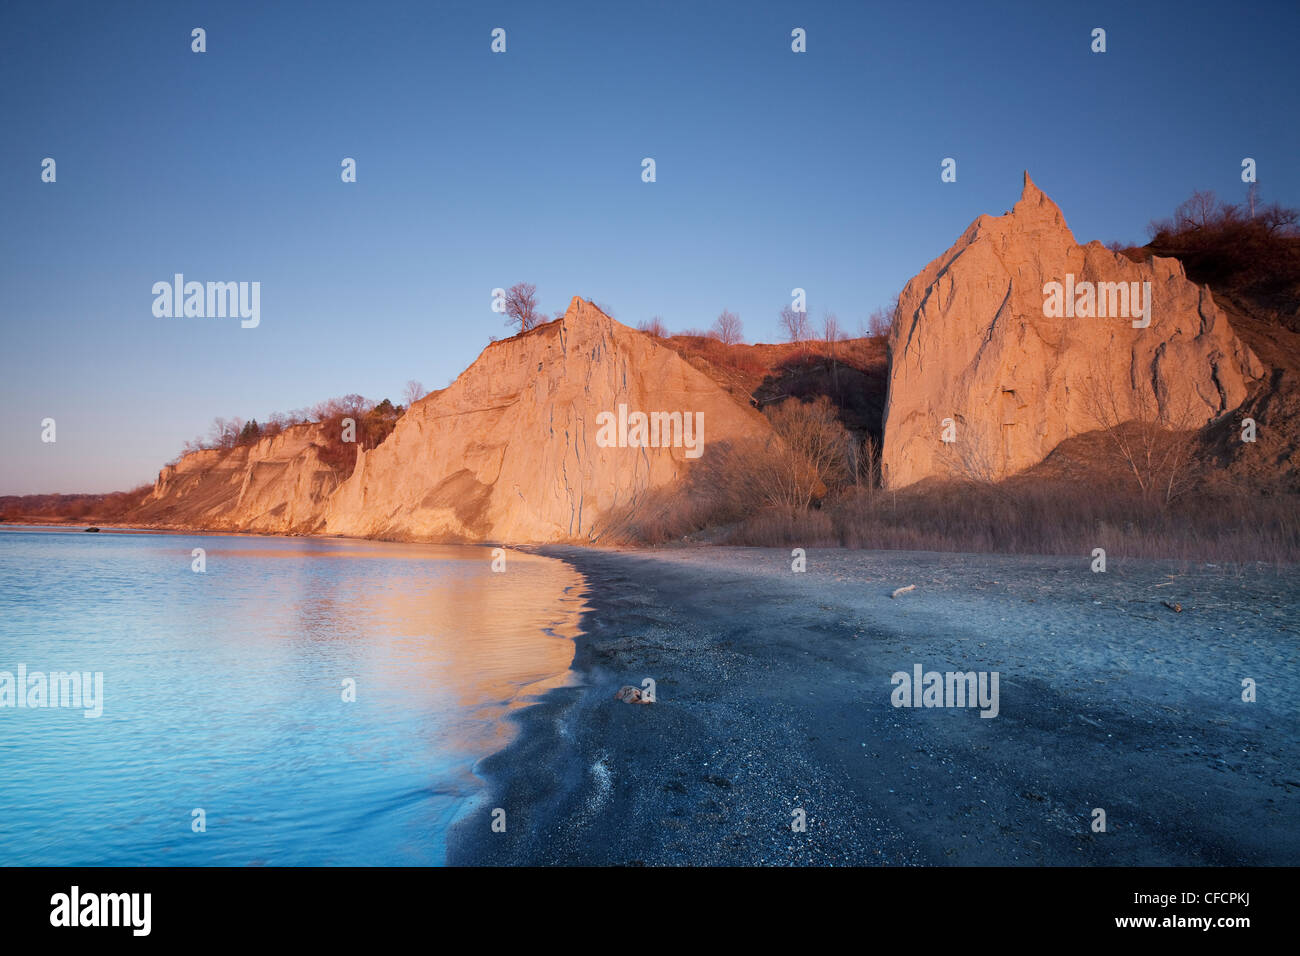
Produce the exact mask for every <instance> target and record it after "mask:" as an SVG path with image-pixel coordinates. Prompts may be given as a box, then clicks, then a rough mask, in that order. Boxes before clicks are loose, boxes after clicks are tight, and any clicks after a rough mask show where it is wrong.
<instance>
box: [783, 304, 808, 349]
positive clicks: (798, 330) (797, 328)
mask: <svg viewBox="0 0 1300 956" xmlns="http://www.w3.org/2000/svg"><path fill="white" fill-rule="evenodd" d="M781 330H782V331H783V332H784V333H785V337H786V339H788V340H789V341H791V342H795V343H797V344H803V343H806V342H807V341H808V338H809V327H808V313H807V312H796V311H795V310H794V307H793V306H789V305H786V306H782V307H781ZM807 351H808V349H807V346H805V347H804V353H805V354H807Z"/></svg>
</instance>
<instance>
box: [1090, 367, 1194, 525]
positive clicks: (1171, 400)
mask: <svg viewBox="0 0 1300 956" xmlns="http://www.w3.org/2000/svg"><path fill="white" fill-rule="evenodd" d="M1084 398H1085V401H1086V402H1087V406H1088V410H1089V412H1090V413H1091V415H1092V417H1093V419H1094V420H1095V421H1096V423H1097V425H1098V427H1099V428H1101V429H1103V430H1104V431H1105V432H1106V434H1107V435H1108V436H1109V437H1110V439H1111V443H1112V445H1113V446H1114V448H1115V451H1116V453H1117V455H1118V457H1119V459H1120V461H1122V462H1123V463H1124V465H1125V467H1126V468H1127V470H1128V471H1129V473H1130V474H1131V475H1132V476H1133V480H1134V482H1135V483H1136V484H1137V487H1138V491H1139V492H1140V493H1141V495H1142V498H1143V499H1144V500H1146V501H1156V502H1159V503H1161V504H1165V505H1167V504H1169V503H1170V502H1172V501H1173V500H1174V499H1175V498H1177V497H1178V496H1179V495H1181V494H1183V492H1185V491H1187V490H1188V488H1189V487H1190V483H1191V475H1190V468H1189V466H1190V464H1191V461H1192V452H1193V448H1194V440H1193V439H1194V436H1195V429H1196V427H1197V426H1198V424H1200V423H1198V422H1197V421H1196V414H1195V411H1194V409H1193V406H1192V401H1191V395H1190V393H1189V392H1187V391H1186V390H1178V391H1177V392H1176V393H1175V394H1170V395H1167V396H1165V400H1164V401H1163V402H1161V401H1160V400H1159V399H1158V398H1157V396H1156V394H1155V391H1154V390H1153V389H1152V388H1150V387H1148V386H1147V385H1146V384H1145V383H1143V384H1140V385H1139V386H1138V387H1136V388H1133V389H1121V388H1118V387H1117V386H1116V384H1115V380H1114V378H1113V376H1110V375H1108V374H1106V373H1105V372H1104V371H1103V370H1101V369H1099V368H1098V367H1097V366H1096V365H1094V366H1093V368H1092V370H1091V372H1090V374H1089V379H1088V383H1087V385H1086V386H1085V388H1084Z"/></svg>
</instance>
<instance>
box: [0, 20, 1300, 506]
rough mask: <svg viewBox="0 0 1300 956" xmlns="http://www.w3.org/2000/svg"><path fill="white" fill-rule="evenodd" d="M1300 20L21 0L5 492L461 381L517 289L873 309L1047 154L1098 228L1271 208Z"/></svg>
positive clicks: (116, 471)
mask: <svg viewBox="0 0 1300 956" xmlns="http://www.w3.org/2000/svg"><path fill="white" fill-rule="evenodd" d="M295 7H297V8H296V9H295ZM196 26H197V27H203V28H205V29H206V31H207V52H206V53H203V54H196V53H193V52H191V49H190V44H191V39H190V31H191V29H192V28H194V27H196ZM1098 26H1100V27H1104V28H1105V29H1106V31H1107V52H1106V53H1104V54H1094V53H1092V52H1091V51H1090V42H1091V37H1090V34H1091V31H1092V29H1093V28H1094V27H1098ZM494 27H503V28H505V30H506V31H507V52H506V53H505V54H493V53H492V52H491V51H490V43H491V36H490V33H491V30H492V29H493V28H494ZM795 27H803V28H804V29H805V30H806V31H807V37H808V39H807V45H808V50H807V52H806V53H804V54H795V53H792V52H791V49H790V43H791V40H790V31H791V30H792V29H793V28H795ZM1298 36H1300V5H1297V4H1296V3H1293V2H1285V3H1282V2H1279V3H1268V2H1265V3H1255V4H1251V5H1249V6H1248V7H1241V6H1239V5H1234V4H1227V3H1223V4H1213V5H1211V4H1197V3H1140V4H1135V3H1132V2H1127V0H1126V2H1116V3H1054V2H1053V3H971V4H961V5H958V4H952V5H949V4H942V3H939V4H927V3H894V4H876V3H861V2H858V3H806V2H800V3H765V2H758V3H743V4H742V3H727V4H723V3H707V2H695V3H661V2H644V3H636V4H633V3H622V2H609V0H605V2H590V3H574V2H559V0H548V2H536V0H533V2H526V3H433V2H420V3H384V2H358V3H333V2H313V3H310V4H301V5H292V4H289V3H266V2H249V3H241V2H230V0H222V2H213V3H183V2H156V3H146V2H132V3H126V4H115V3H102V2H87V3H66V2H58V0H41V2H19V0H5V2H4V3H3V4H2V5H0V118H2V119H3V122H2V124H0V131H2V132H0V173H2V175H0V328H2V335H0V401H2V402H3V409H4V413H3V415H0V494H25V493H37V492H56V491H58V492H77V491H85V492H92V491H109V490H115V489H124V488H128V487H131V486H134V485H137V484H139V483H141V482H145V481H151V480H152V479H153V478H154V476H155V475H156V474H157V470H158V468H159V467H160V466H161V464H162V463H163V462H165V461H166V460H168V459H170V458H172V457H174V456H175V455H176V453H177V452H178V451H179V450H180V446H181V444H182V443H183V442H184V441H185V440H186V439H189V438H193V437H195V436H196V435H199V434H201V433H205V432H206V431H207V428H208V425H209V423H210V422H211V420H212V418H213V417H214V416H216V415H222V416H226V417H234V416H239V417H241V418H245V419H249V418H259V419H264V418H265V417H266V416H267V415H268V414H269V413H271V412H273V411H288V410H290V409H293V408H300V407H303V406H306V405H309V404H311V403H314V402H316V401H318V400H320V399H324V398H327V397H330V396H334V395H341V394H345V393H349V392H359V393H361V394H363V395H367V396H369V397H371V398H375V399H378V398H383V397H385V396H389V397H392V398H393V399H394V400H395V401H396V400H398V399H399V398H400V393H401V389H402V386H403V384H404V383H405V382H406V381H407V379H410V378H415V379H419V380H421V381H422V382H423V383H424V384H425V385H426V386H427V387H429V388H440V387H443V386H445V385H446V384H447V383H448V382H449V381H450V380H451V379H453V378H454V377H455V376H456V375H458V374H459V373H460V372H461V371H462V370H463V369H464V368H465V366H467V365H468V364H469V363H470V362H471V361H472V360H473V359H474V357H475V356H476V355H477V354H478V352H479V351H480V350H481V349H482V347H483V346H484V345H485V344H486V343H487V341H488V337H489V336H490V335H498V336H502V335H506V334H508V332H507V331H506V330H505V329H504V326H503V322H502V317H501V316H500V315H497V314H496V313H493V312H492V311H491V309H490V306H491V297H490V293H491V290H492V289H493V288H494V287H497V286H509V285H511V284H512V283H514V282H517V281H521V280H522V281H529V282H533V283H535V284H536V285H537V287H538V293H539V297H540V301H541V305H542V306H543V308H544V309H545V310H546V311H547V312H548V313H550V312H554V311H556V310H557V309H562V308H563V307H564V306H565V305H566V304H567V303H568V300H569V298H570V297H571V296H573V295H581V296H583V297H585V298H590V299H592V300H594V301H596V302H601V303H606V304H608V305H609V306H611V308H612V310H613V312H614V315H615V317H616V318H618V319H619V320H620V321H622V322H624V323H626V324H628V325H633V326H634V325H636V324H637V323H638V322H641V321H643V320H645V319H648V318H649V317H651V316H653V315H661V316H662V317H663V319H664V321H665V322H666V324H667V325H668V327H669V328H670V329H672V330H681V329H685V328H689V327H707V326H708V325H709V324H711V323H712V321H713V319H714V318H715V317H716V316H717V314H718V312H719V311H720V310H722V309H723V308H729V309H731V310H732V311H735V312H738V313H739V314H740V316H741V319H742V320H743V322H744V326H745V333H746V336H747V339H748V340H749V341H774V340H776V339H777V338H778V334H779V333H778V330H777V313H778V310H779V309H780V308H781V306H782V305H784V304H787V303H788V302H789V300H790V290H791V289H792V288H793V287H795V286H799V287H803V288H805V289H806V290H807V294H808V308H809V312H810V313H811V315H812V317H813V318H814V320H817V321H820V318H821V315H822V312H823V311H824V310H832V311H834V312H836V313H837V314H838V315H839V317H840V319H841V322H842V323H843V324H845V325H846V326H847V327H848V328H850V329H852V330H856V329H857V328H858V324H859V322H860V321H862V320H863V319H864V318H865V316H866V315H867V314H868V313H869V312H870V311H871V310H872V309H874V308H876V307H878V306H881V305H883V304H885V303H886V302H887V301H888V300H889V299H890V298H891V296H892V295H894V294H896V293H897V291H898V290H899V289H900V288H901V286H902V285H903V284H904V283H905V282H906V281H907V280H908V279H909V278H910V277H911V276H912V275H913V274H915V273H916V272H918V271H920V270H921V269H922V268H923V267H924V266H925V265H926V263H927V262H929V261H930V260H931V259H932V258H934V257H935V256H936V255H938V254H939V253H941V252H943V250H944V249H946V248H947V247H948V246H949V245H951V244H952V242H953V241H954V240H955V239H956V238H957V237H958V236H959V235H960V234H961V232H962V231H963V230H964V229H965V228H966V226H967V225H969V223H970V222H971V220H973V219H974V218H975V217H977V216H978V215H980V214H981V213H992V214H1000V213H1002V212H1004V211H1005V210H1007V209H1009V208H1010V207H1011V205H1012V204H1013V203H1014V202H1015V200H1016V198H1017V197H1018V196H1019V192H1020V187H1021V171H1022V170H1024V169H1028V170H1029V171H1030V173H1031V175H1032V176H1033V177H1034V180H1035V182H1036V183H1037V184H1038V185H1039V186H1040V187H1041V188H1042V189H1043V190H1044V191H1045V192H1047V194H1048V195H1050V196H1051V197H1052V198H1053V199H1055V200H1056V201H1057V203H1058V204H1059V205H1060V206H1061V208H1062V210H1063V211H1064V213H1065V216H1066V219H1067V221H1068V222H1069V224H1070V226H1071V227H1072V228H1073V230H1074V233H1075V235H1076V237H1077V238H1078V239H1079V240H1080V241H1087V240H1090V239H1102V240H1104V241H1108V240H1112V239H1121V240H1124V241H1126V242H1143V241H1145V240H1146V228H1145V227H1146V224H1147V222H1148V221H1149V220H1151V219H1153V218H1157V217H1163V216H1167V215H1169V214H1170V212H1172V210H1173V207H1174V206H1175V205H1176V204H1177V203H1178V202H1180V201H1181V200H1183V199H1184V198H1186V197H1187V195H1188V194H1190V192H1191V191H1192V190H1193V189H1213V190H1215V191H1216V192H1217V193H1219V195H1220V196H1222V197H1225V198H1230V199H1234V200H1237V199H1240V198H1242V196H1243V195H1244V189H1245V187H1244V185H1243V184H1242V183H1241V180H1240V164H1241V160H1242V158H1243V157H1246V156H1250V157H1253V158H1254V159H1255V160H1256V161H1257V163H1258V169H1259V180H1260V187H1261V191H1262V195H1263V198H1264V199H1265V200H1270V201H1271V200H1276V201H1279V202H1282V203H1284V204H1286V205H1300V184H1298V183H1297V180H1296V172H1297V167H1298V165H1300V164H1298V157H1300V123H1297V121H1296V120H1297V109H1296V107H1295V97H1296V91H1297V88H1298V87H1300V83H1298V82H1297V80H1298V79H1300V66H1297V63H1298V62H1300V58H1298V57H1297V55H1296V51H1295V43H1296V38H1297V37H1298ZM47 156H48V157H53V158H54V159H55V160H56V162H57V176H58V179H57V182H56V183H53V184H49V183H43V182H41V178H40V173H41V161H42V159H43V158H45V157H47ZM345 156H348V157H353V158H355V159H356V161H357V174H358V175H357V178H358V181H357V182H356V183H355V184H344V183H342V182H341V180H340V175H339V174H340V162H341V160H342V159H343V157H345ZM647 156H649V157H653V158H654V159H655V161H656V164H657V177H658V179H657V182H655V183H652V184H648V183H643V182H642V181H641V160H642V158H643V157H647ZM945 157H953V158H955V159H956V160H957V182H955V183H948V184H945V183H941V182H940V178H939V173H940V162H941V160H942V159H943V158H945ZM176 272H183V273H184V274H185V276H186V278H187V279H193V280H198V281H208V280H212V281H259V282H261V285H262V301H261V325H260V326H259V327H258V328H256V329H242V328H240V324H239V321H238V320H237V319H197V318H190V319H184V318H171V319H167V318H164V319H160V318H155V317H154V316H153V314H152V305H153V295H152V292H151V287H152V285H153V283H155V282H158V281H167V280H170V278H171V276H172V275H173V273H176ZM46 417H52V418H54V419H55V420H56V422H57V428H58V432H57V435H58V440H57V442H56V443H55V444H52V445H51V444H45V443H42V442H41V440H40V432H41V428H40V423H41V420H42V419H43V418H46Z"/></svg>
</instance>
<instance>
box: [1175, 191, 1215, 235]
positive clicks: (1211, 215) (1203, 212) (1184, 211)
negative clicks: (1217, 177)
mask: <svg viewBox="0 0 1300 956" xmlns="http://www.w3.org/2000/svg"><path fill="white" fill-rule="evenodd" d="M1218 207H1219V201H1218V200H1217V199H1216V198H1215V196H1214V191H1213V190H1210V189H1206V190H1200V189H1197V190H1195V191H1194V192H1193V193H1192V196H1191V198H1190V199H1188V200H1186V201H1185V202H1183V203H1182V204H1181V205H1180V206H1179V207H1178V208H1177V209H1175V210H1174V222H1175V224H1176V225H1177V227H1178V229H1179V231H1182V230H1185V229H1205V228H1207V227H1209V226H1211V225H1213V223H1214V219H1215V214H1216V212H1217V211H1218Z"/></svg>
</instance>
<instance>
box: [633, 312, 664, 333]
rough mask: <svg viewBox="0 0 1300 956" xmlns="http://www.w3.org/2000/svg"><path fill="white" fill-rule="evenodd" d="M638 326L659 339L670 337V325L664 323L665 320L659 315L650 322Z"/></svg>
mask: <svg viewBox="0 0 1300 956" xmlns="http://www.w3.org/2000/svg"><path fill="white" fill-rule="evenodd" d="M637 328H638V329H640V330H641V331H642V332H645V333H647V334H649V335H653V336H654V337H655V338H657V339H666V338H668V326H666V325H664V320H663V319H661V318H660V317H659V316H657V315H656V316H655V317H654V318H652V319H650V320H649V321H648V322H642V323H641V324H640V325H638V326H637Z"/></svg>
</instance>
